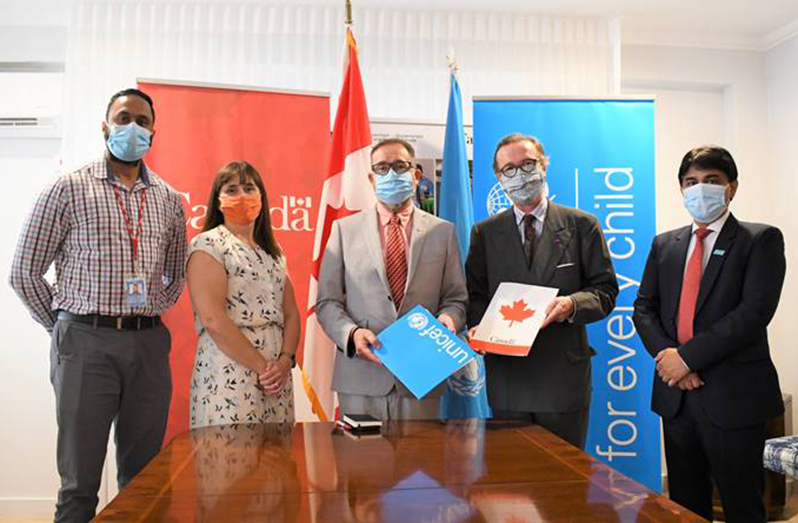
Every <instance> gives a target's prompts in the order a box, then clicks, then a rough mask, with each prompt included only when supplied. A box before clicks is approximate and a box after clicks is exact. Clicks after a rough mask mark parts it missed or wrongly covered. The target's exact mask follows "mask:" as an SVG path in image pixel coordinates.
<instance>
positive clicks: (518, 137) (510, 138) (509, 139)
mask: <svg viewBox="0 0 798 523" xmlns="http://www.w3.org/2000/svg"><path fill="white" fill-rule="evenodd" d="M518 142H529V143H531V144H532V145H534V146H535V148H536V149H537V150H538V152H539V153H540V156H541V163H542V164H543V167H548V164H549V159H548V157H547V156H546V153H545V151H544V150H543V144H542V143H540V140H538V139H537V138H535V137H534V136H531V135H528V134H521V133H512V134H508V135H507V136H505V137H504V138H502V139H501V140H499V143H498V144H496V149H495V150H494V151H493V172H495V173H498V172H499V163H498V162H497V161H496V156H498V155H499V149H501V148H502V147H504V146H506V145H510V144H512V143H518Z"/></svg>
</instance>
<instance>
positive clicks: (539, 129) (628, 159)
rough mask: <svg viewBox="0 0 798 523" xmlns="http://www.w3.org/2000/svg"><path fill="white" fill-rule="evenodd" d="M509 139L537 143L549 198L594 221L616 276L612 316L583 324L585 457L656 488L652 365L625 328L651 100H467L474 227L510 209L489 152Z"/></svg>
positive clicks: (645, 190) (639, 252) (646, 171)
mask: <svg viewBox="0 0 798 523" xmlns="http://www.w3.org/2000/svg"><path fill="white" fill-rule="evenodd" d="M510 133H523V134H529V135H533V136H536V137H537V138H538V139H539V140H540V141H541V142H542V144H543V147H544V149H545V151H546V154H547V155H548V156H549V158H550V164H549V168H548V172H547V178H548V183H549V197H550V198H551V199H552V200H553V201H555V202H556V203H558V204H560V205H566V206H570V207H578V208H580V209H582V210H585V211H587V212H590V213H592V214H594V215H596V217H597V218H598V220H599V222H600V223H601V226H602V228H603V230H604V234H605V237H606V240H607V245H608V247H609V250H610V254H611V255H612V261H613V265H614V267H615V272H616V274H617V276H618V284H619V286H620V293H619V294H618V299H617V305H616V308H615V310H614V311H613V312H612V314H610V316H608V317H607V318H606V319H604V320H602V321H600V322H596V323H594V324H591V325H590V326H589V327H588V334H589V338H590V344H591V346H592V347H593V348H594V349H596V350H597V351H598V355H597V356H596V357H595V358H594V359H593V401H592V405H591V408H590V426H589V430H588V438H587V447H586V450H587V451H588V452H590V453H591V454H593V455H594V456H596V457H597V458H598V459H600V460H602V461H604V462H605V463H607V464H608V465H610V466H612V467H613V468H615V469H617V470H619V471H621V472H623V473H624V474H626V475H628V476H630V477H632V478H634V479H635V480H637V481H639V482H641V483H643V484H645V485H646V486H648V487H649V488H651V489H653V490H656V491H658V492H659V491H660V490H661V482H662V480H661V476H660V424H659V418H658V417H657V416H656V415H655V414H653V413H652V412H651V408H650V399H651V380H652V379H653V375H654V371H653V361H652V359H651V357H650V356H649V355H648V353H647V352H646V351H645V349H644V348H643V344H642V342H641V341H640V339H639V337H638V336H637V334H636V331H635V327H634V324H633V323H632V307H633V304H634V300H635V297H636V295H637V290H638V287H639V284H640V278H641V277H642V275H643V269H644V267H645V263H646V256H647V255H648V248H649V246H650V245H651V240H652V239H653V237H654V234H655V226H656V223H655V213H654V209H655V194H654V102H653V100H651V99H648V100H645V99H623V98H620V99H595V100H587V99H577V100H567V99H519V100H506V99H505V100H487V99H485V100H475V101H474V182H473V183H474V219H475V220H476V221H477V222H478V221H480V220H483V219H485V218H487V217H488V216H489V215H492V214H495V213H497V212H499V211H501V210H502V209H504V208H505V207H508V206H510V202H509V200H508V199H507V195H505V194H504V191H503V190H502V189H501V186H500V185H499V183H498V180H497V179H496V176H495V174H494V173H493V166H492V163H493V152H494V149H495V148H496V144H497V143H498V142H499V140H500V139H501V138H502V137H503V136H505V135H507V134H510Z"/></svg>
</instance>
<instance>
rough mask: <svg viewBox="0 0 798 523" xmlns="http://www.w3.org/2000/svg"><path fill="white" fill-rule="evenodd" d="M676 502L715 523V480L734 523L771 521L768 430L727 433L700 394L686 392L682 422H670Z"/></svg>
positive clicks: (672, 495) (667, 447) (670, 475)
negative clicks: (768, 510) (765, 457)
mask: <svg viewBox="0 0 798 523" xmlns="http://www.w3.org/2000/svg"><path fill="white" fill-rule="evenodd" d="M663 426H664V429H665V460H666V462H667V465H668V490H669V491H670V498H671V499H672V500H673V501H675V502H676V503H678V504H680V505H682V506H683V507H685V508H687V509H689V510H692V511H693V512H695V513H696V514H698V515H699V516H701V517H703V518H706V519H708V520H710V521H712V480H714V481H715V485H716V486H717V487H718V491H719V492H720V497H721V501H722V502H723V512H724V514H725V515H726V521H727V522H728V523H735V522H743V523H756V522H764V521H765V520H766V515H765V505H764V502H763V500H762V494H763V491H764V489H765V469H764V465H763V462H762V453H763V451H764V447H765V424H764V423H762V424H759V425H755V426H752V427H745V428H740V429H725V428H721V427H717V426H715V425H713V424H712V423H710V422H709V420H708V419H707V416H706V413H705V412H704V407H703V404H702V401H701V396H700V394H699V391H690V392H686V393H685V394H684V396H683V398H682V405H681V407H680V408H679V411H678V412H677V414H676V416H674V417H673V418H671V419H664V420H663Z"/></svg>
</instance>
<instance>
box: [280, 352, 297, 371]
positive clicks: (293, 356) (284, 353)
mask: <svg viewBox="0 0 798 523" xmlns="http://www.w3.org/2000/svg"><path fill="white" fill-rule="evenodd" d="M280 356H285V357H286V358H288V359H289V360H291V368H292V369H293V368H294V367H296V354H295V353H291V354H288V353H287V352H281V353H280ZM280 356H277V357H278V358H280Z"/></svg>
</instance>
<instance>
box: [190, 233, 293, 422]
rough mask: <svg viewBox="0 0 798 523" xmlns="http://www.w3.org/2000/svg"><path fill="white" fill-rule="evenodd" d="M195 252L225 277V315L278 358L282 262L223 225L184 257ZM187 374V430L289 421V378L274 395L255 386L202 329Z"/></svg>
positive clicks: (255, 343)
mask: <svg viewBox="0 0 798 523" xmlns="http://www.w3.org/2000/svg"><path fill="white" fill-rule="evenodd" d="M197 251H201V252H204V253H206V254H208V255H210V256H211V257H213V259H215V260H216V261H218V262H219V263H220V264H221V265H222V266H223V267H224V268H225V272H226V273H227V314H228V316H230V319H231V320H233V323H235V324H236V325H237V326H238V328H239V329H241V332H242V333H243V334H244V336H246V338H247V339H248V340H249V341H250V342H252V345H253V346H254V347H255V349H257V350H258V351H259V352H260V353H261V354H262V355H263V356H264V357H265V358H266V359H267V360H272V359H275V358H277V357H278V356H279V354H280V350H281V349H282V344H283V307H282V305H283V289H284V288H285V279H286V266H285V258H283V257H282V256H281V257H279V258H276V259H275V258H273V257H272V256H270V255H269V254H267V253H266V252H265V251H264V250H263V249H261V248H260V247H258V248H257V249H254V248H252V247H251V246H250V245H248V244H246V243H244V242H243V241H241V240H240V239H238V238H236V237H235V236H234V235H233V234H232V233H231V232H230V231H229V230H228V229H227V227H225V226H224V225H220V226H218V227H216V228H215V229H212V230H210V231H207V232H204V233H202V234H200V235H198V236H196V237H195V238H194V239H193V240H192V242H191V246H190V249H189V257H190V256H191V255H192V254H193V253H194V252H197ZM194 325H195V329H196V331H197V335H198V336H199V339H198V341H197V355H196V357H195V359H194V369H193V372H192V375H191V428H195V427H204V426H207V425H226V424H234V423H266V422H285V421H287V422H293V421H294V392H293V384H292V380H291V376H290V375H289V377H288V381H287V383H286V384H285V387H283V390H282V391H280V393H279V394H277V395H276V396H274V395H267V394H266V393H264V392H263V391H262V390H261V389H259V388H258V387H257V384H258V375H257V373H255V372H254V371H252V370H250V369H248V368H247V367H245V366H244V365H241V364H240V363H237V362H236V361H234V360H232V359H231V358H230V357H228V356H227V355H226V354H225V353H224V352H222V350H221V349H219V347H218V346H217V345H216V342H215V341H213V339H212V338H211V336H210V335H209V334H208V332H207V331H206V330H205V329H204V328H203V327H202V325H201V323H200V321H199V318H198V316H197V314H196V313H195V314H194Z"/></svg>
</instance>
